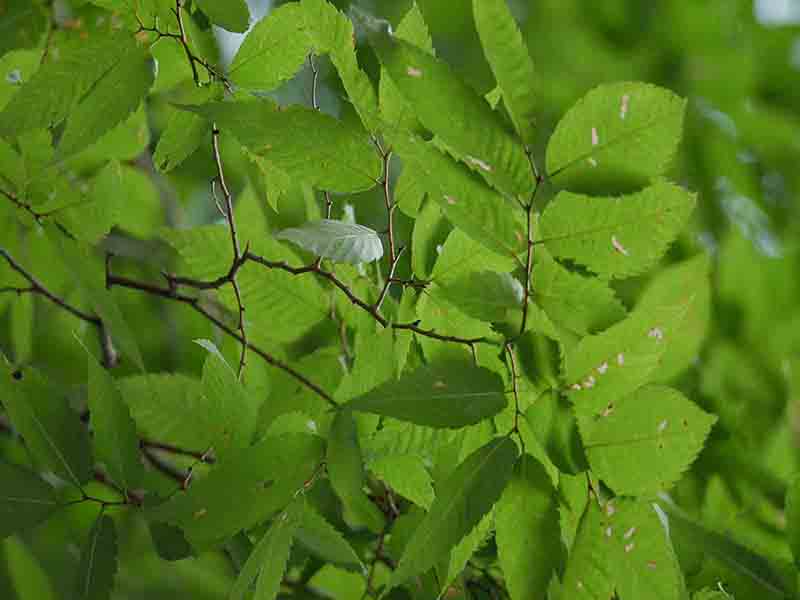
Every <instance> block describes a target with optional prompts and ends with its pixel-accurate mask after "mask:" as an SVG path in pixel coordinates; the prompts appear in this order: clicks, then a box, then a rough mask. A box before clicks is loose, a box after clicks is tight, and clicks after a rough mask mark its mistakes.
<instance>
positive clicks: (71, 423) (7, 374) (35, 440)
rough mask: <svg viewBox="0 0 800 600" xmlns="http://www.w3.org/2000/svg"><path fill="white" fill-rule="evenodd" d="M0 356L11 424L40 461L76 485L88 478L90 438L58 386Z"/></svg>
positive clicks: (1, 384)
mask: <svg viewBox="0 0 800 600" xmlns="http://www.w3.org/2000/svg"><path fill="white" fill-rule="evenodd" d="M4 363H5V361H2V360H0V389H2V391H3V405H4V406H5V409H6V412H7V413H8V417H9V419H10V420H11V424H12V425H13V426H14V428H15V429H16V430H17V431H18V432H19V433H20V434H21V435H22V437H23V438H24V439H25V444H26V446H27V447H28V450H30V452H31V454H32V455H33V456H34V457H35V458H36V460H37V461H41V463H42V465H43V466H45V467H46V468H48V469H51V470H52V471H53V472H54V473H56V474H57V475H58V476H59V477H61V478H62V479H64V481H67V482H69V483H71V484H73V485H74V486H76V487H77V488H80V487H81V484H83V483H85V482H86V481H88V479H89V474H90V471H91V466H92V464H91V452H90V450H89V438H88V436H87V435H86V430H85V429H84V428H83V426H82V425H81V422H80V419H79V418H78V415H77V414H75V413H74V412H73V411H72V410H70V408H69V405H68V404H67V402H66V399H65V398H64V397H63V396H61V394H59V393H58V390H57V389H55V388H53V387H52V386H50V385H49V384H48V383H47V381H46V380H45V379H44V378H43V377H42V376H41V375H39V374H38V373H37V372H36V371H34V370H33V369H25V370H16V371H14V370H12V369H11V367H10V366H9V365H7V364H4Z"/></svg>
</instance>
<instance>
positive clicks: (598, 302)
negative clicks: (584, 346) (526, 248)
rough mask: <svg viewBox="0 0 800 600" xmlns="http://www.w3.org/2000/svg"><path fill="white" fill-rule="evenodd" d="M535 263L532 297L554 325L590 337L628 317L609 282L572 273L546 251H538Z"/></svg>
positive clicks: (539, 249) (532, 276) (537, 249)
mask: <svg viewBox="0 0 800 600" xmlns="http://www.w3.org/2000/svg"><path fill="white" fill-rule="evenodd" d="M534 260H535V262H534V267H533V272H532V274H531V282H532V287H533V289H532V290H531V297H532V299H533V301H535V302H536V304H538V305H539V306H540V307H541V308H542V309H543V310H544V311H545V313H547V316H548V317H549V318H550V319H551V320H552V321H553V322H555V323H558V324H559V325H561V326H563V327H566V328H567V329H569V330H570V331H573V332H575V333H577V334H579V335H586V334H587V333H594V332H596V331H599V330H602V329H605V328H607V327H609V326H610V325H613V324H614V323H616V322H617V321H619V320H620V319H621V318H623V317H624V316H625V307H624V306H623V305H622V302H620V301H619V299H617V297H616V296H615V295H614V291H613V290H612V289H611V288H610V287H609V286H608V284H607V283H606V282H604V281H602V280H601V279H598V278H597V277H584V276H583V275H580V274H578V273H574V272H572V271H568V270H567V269H566V268H564V267H563V266H561V265H560V264H558V263H557V262H556V261H555V260H553V258H552V257H551V256H550V253H549V252H547V250H546V249H545V248H541V247H539V248H536V250H535V253H534Z"/></svg>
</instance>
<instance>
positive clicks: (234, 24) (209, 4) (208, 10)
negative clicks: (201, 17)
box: [196, 0, 250, 33]
mask: <svg viewBox="0 0 800 600" xmlns="http://www.w3.org/2000/svg"><path fill="white" fill-rule="evenodd" d="M196 1H197V5H198V6H199V7H200V10H202V11H203V12H204V13H205V14H206V16H207V17H208V18H209V19H210V20H211V22H212V23H214V24H215V25H219V26H220V27H222V28H223V29H227V30H228V31H233V32H236V33H244V32H245V31H247V28H248V26H249V25H250V9H248V8H247V2H245V0H225V2H219V0H196Z"/></svg>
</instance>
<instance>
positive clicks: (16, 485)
mask: <svg viewBox="0 0 800 600" xmlns="http://www.w3.org/2000/svg"><path fill="white" fill-rule="evenodd" d="M0 481H2V482H3V489H2V491H0V540H2V539H4V538H6V537H8V536H10V535H13V534H15V533H21V532H23V531H25V530H26V529H29V528H31V527H34V526H36V525H38V524H39V523H41V522H43V521H46V520H47V519H48V518H49V517H50V515H52V514H53V513H54V512H55V511H56V510H58V508H59V507H60V504H59V502H58V500H57V498H56V495H55V491H54V490H53V488H52V486H51V485H49V484H48V483H46V482H45V481H44V480H43V479H41V478H40V477H39V476H38V475H37V474H36V473H34V472H33V471H31V470H29V469H26V468H25V467H22V466H19V465H15V464H13V463H8V462H5V461H2V460H0Z"/></svg>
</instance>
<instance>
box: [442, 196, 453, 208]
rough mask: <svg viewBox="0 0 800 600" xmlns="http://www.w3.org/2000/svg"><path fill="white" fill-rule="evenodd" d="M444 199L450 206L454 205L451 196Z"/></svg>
mask: <svg viewBox="0 0 800 600" xmlns="http://www.w3.org/2000/svg"><path fill="white" fill-rule="evenodd" d="M444 199H445V201H446V202H447V203H448V204H449V205H450V206H453V205H454V204H455V203H456V199H455V198H453V197H452V196H445V197H444Z"/></svg>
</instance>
